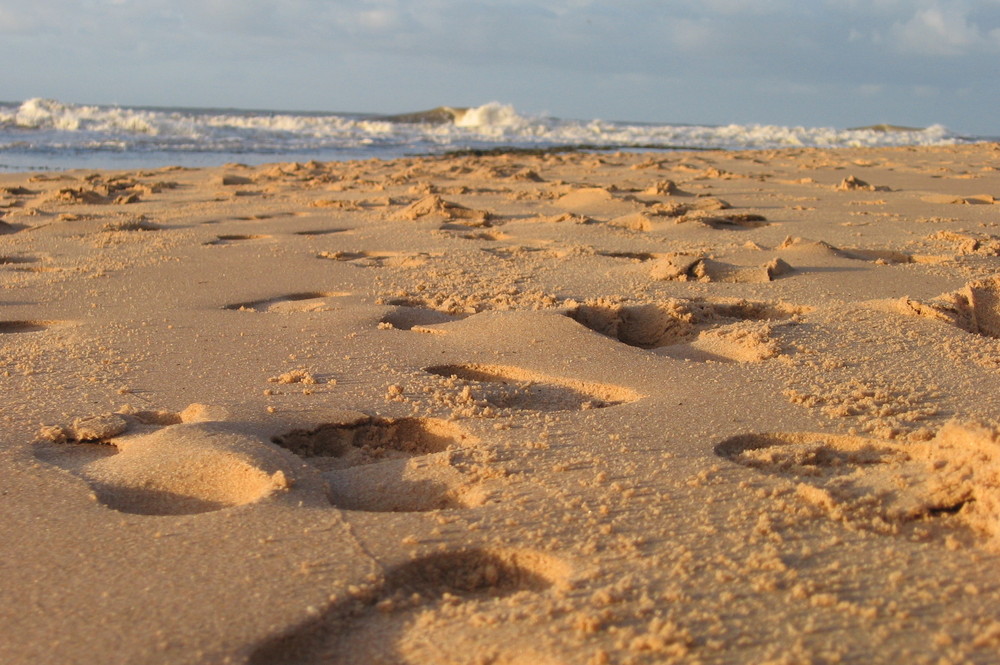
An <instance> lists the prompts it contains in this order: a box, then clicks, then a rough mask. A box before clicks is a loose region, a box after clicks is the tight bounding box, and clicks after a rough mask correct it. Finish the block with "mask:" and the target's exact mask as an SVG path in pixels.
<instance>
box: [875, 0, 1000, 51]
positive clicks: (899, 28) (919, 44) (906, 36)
mask: <svg viewBox="0 0 1000 665" xmlns="http://www.w3.org/2000/svg"><path fill="white" fill-rule="evenodd" d="M889 35H890V37H891V39H892V44H893V46H894V47H895V48H896V49H897V50H898V51H899V52H901V53H907V54H916V55H940V56H961V55H969V54H972V53H976V52H982V51H990V50H995V49H996V47H997V46H998V42H997V41H996V40H991V39H989V38H987V37H985V36H984V35H983V33H982V31H981V30H980V28H979V26H978V25H976V24H974V23H972V22H971V21H970V19H969V10H968V8H967V7H965V6H963V5H962V4H958V3H956V4H949V5H947V6H945V7H942V6H940V5H938V4H937V3H935V4H933V5H931V6H928V7H925V8H923V9H920V10H918V11H917V12H916V14H914V15H913V16H912V17H911V18H910V19H909V20H907V21H905V22H896V23H894V24H893V25H892V27H891V28H890V31H889Z"/></svg>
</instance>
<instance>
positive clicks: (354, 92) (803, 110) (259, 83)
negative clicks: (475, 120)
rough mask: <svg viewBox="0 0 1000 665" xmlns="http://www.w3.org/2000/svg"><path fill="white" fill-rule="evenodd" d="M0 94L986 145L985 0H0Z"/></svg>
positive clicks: (996, 60)
mask: <svg viewBox="0 0 1000 665" xmlns="http://www.w3.org/2000/svg"><path fill="white" fill-rule="evenodd" d="M0 58H2V62H4V63H5V64H4V66H3V68H2V69H0V99H3V100H6V101H17V100H22V99H27V98H30V97H50V98H54V99H59V100H61V101H64V102H75V103H94V104H102V103H119V104H125V105H162V106H224V107H241V108H263V109H292V110H327V111H369V112H401V111H411V110H417V109H423V108H430V107H434V106H439V105H443V104H447V105H452V106H476V105H480V104H484V103H486V102H489V101H499V102H503V103H507V104H513V105H514V106H515V107H516V108H517V109H518V110H519V111H521V112H523V113H549V114H552V115H557V116H561V117H567V118H582V119H590V118H602V119H607V120H637V121H651V122H691V123H712V124H728V123H739V124H746V123H762V124H784V125H813V126H815V125H821V126H827V125H830V126H836V127H849V126H856V125H867V124H873V123H879V122H889V123H895V124H903V125H914V126H926V125H928V124H932V123H941V124H944V125H947V126H948V127H949V128H951V129H953V130H955V131H959V132H968V133H973V134H980V135H993V136H997V135H1000V112H998V109H1000V0H964V1H963V0H954V1H948V0H905V1H904V0H864V1H861V0H838V1H828V0H756V1H753V2H751V1H749V0H676V1H667V0H661V1H653V0H534V1H531V2H529V1H527V0H503V1H501V0H487V1H483V2H477V1H474V0H354V1H343V0H271V1H264V0H79V1H77V2H67V1H66V0H0Z"/></svg>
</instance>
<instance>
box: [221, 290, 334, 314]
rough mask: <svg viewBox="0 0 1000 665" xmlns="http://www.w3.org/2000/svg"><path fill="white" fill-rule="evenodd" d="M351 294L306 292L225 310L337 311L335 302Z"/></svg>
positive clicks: (228, 307) (234, 305)
mask: <svg viewBox="0 0 1000 665" xmlns="http://www.w3.org/2000/svg"><path fill="white" fill-rule="evenodd" d="M348 295H350V293H347V292H341V291H306V292H304V293H290V294H288V295H285V296H279V297H277V298H266V299H264V300H251V301H249V302H241V303H234V304H232V305H225V306H224V307H223V309H229V310H236V311H240V312H328V311H331V310H334V309H337V308H336V307H335V306H334V304H333V301H334V300H335V299H336V298H343V297H344V296H348Z"/></svg>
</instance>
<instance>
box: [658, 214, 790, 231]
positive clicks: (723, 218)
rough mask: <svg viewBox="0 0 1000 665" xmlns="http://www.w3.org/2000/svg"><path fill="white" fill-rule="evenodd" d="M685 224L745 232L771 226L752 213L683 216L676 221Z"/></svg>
mask: <svg viewBox="0 0 1000 665" xmlns="http://www.w3.org/2000/svg"><path fill="white" fill-rule="evenodd" d="M685 222H695V223H697V224H701V225H703V226H707V227H709V228H711V229H715V230H717V231H747V230H750V229H759V228H763V227H765V226H770V225H771V223H770V222H768V221H767V218H766V217H764V216H763V215H757V214H753V213H735V214H732V215H711V214H701V215H684V216H683V217H680V218H678V219H677V223H678V224H682V223H685Z"/></svg>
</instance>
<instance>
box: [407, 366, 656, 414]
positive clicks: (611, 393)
mask: <svg viewBox="0 0 1000 665" xmlns="http://www.w3.org/2000/svg"><path fill="white" fill-rule="evenodd" d="M424 371H425V372H428V373H429V374H436V375H438V376H441V377H444V378H445V379H447V380H448V382H449V385H448V387H449V388H456V389H460V393H459V395H460V398H461V399H459V402H462V403H467V404H469V405H475V406H482V407H491V408H493V409H500V410H507V409H509V410H512V411H583V410H588V409H603V408H605V407H609V406H616V405H619V404H625V403H627V402H634V401H636V400H638V399H640V398H641V397H642V395H640V394H639V393H637V392H635V391H634V390H630V389H629V388H624V387H622V386H615V385H610V384H604V383H590V382H587V381H577V380H573V379H557V378H553V377H550V376H545V375H543V374H538V373H535V372H531V371H528V370H525V369H521V368H519V367H509V366H505V365H437V366H434V367H427V368H425V369H424Z"/></svg>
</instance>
